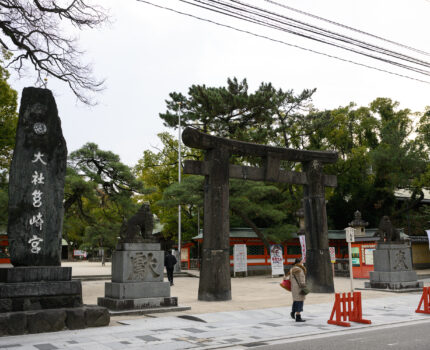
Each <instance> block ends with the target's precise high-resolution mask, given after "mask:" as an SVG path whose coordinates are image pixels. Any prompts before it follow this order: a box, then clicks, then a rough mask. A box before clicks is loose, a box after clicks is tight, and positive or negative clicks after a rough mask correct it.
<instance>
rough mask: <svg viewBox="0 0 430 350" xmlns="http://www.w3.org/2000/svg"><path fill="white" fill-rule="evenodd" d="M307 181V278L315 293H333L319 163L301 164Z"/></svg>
mask: <svg viewBox="0 0 430 350" xmlns="http://www.w3.org/2000/svg"><path fill="white" fill-rule="evenodd" d="M303 168H304V171H305V173H306V178H307V184H306V185H305V186H304V191H303V192H304V200H303V202H304V203H303V208H304V211H305V235H306V266H307V269H308V274H307V281H308V284H309V287H310V290H311V291H312V292H314V293H333V292H334V282H333V272H332V268H331V266H330V265H331V260H330V252H329V249H328V248H329V247H328V229H327V212H326V207H325V187H324V175H323V172H322V165H321V163H320V162H319V161H317V160H313V161H311V162H305V163H303Z"/></svg>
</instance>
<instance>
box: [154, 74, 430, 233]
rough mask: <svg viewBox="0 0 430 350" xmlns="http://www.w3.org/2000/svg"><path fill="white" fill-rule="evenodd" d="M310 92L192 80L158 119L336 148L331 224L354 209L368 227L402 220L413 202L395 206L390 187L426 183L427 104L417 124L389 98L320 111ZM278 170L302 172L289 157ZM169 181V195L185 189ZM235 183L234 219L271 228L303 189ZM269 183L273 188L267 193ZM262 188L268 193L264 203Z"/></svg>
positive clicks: (291, 219) (342, 221)
mask: <svg viewBox="0 0 430 350" xmlns="http://www.w3.org/2000/svg"><path fill="white" fill-rule="evenodd" d="M314 92H315V90H303V91H302V92H301V93H299V94H295V93H294V92H293V91H292V90H288V91H283V90H281V89H279V90H276V89H275V88H273V86H272V85H271V84H270V83H262V84H261V85H260V86H259V88H258V89H257V90H256V91H255V92H249V91H248V84H247V81H246V80H243V81H241V82H240V81H238V80H237V79H236V78H234V79H228V81H227V86H226V87H219V88H215V87H206V86H205V85H201V86H200V85H193V86H192V87H191V88H190V89H189V92H188V96H184V95H182V94H180V93H171V94H170V100H168V101H166V104H167V111H166V113H163V114H160V117H161V118H162V119H163V120H164V123H165V125H166V126H168V127H172V128H175V127H177V123H178V118H177V113H178V112H179V111H180V113H181V115H182V117H181V120H182V123H183V124H185V125H188V126H193V127H195V128H198V129H200V130H202V131H203V132H206V133H209V134H212V135H216V136H221V137H228V138H232V139H237V140H243V141H252V142H257V143H261V144H269V145H277V146H283V147H293V148H296V149H313V150H335V151H337V152H338V153H339V161H338V162H337V163H336V164H332V165H326V166H325V172H326V173H329V174H335V175H337V178H338V186H337V187H336V188H335V189H328V190H327V198H329V202H328V206H327V211H328V216H329V223H330V226H331V228H338V229H342V228H344V227H346V225H347V224H348V222H349V221H351V220H352V218H353V217H352V216H353V213H354V212H355V211H356V210H357V209H358V210H360V211H361V212H362V214H363V217H364V218H365V219H366V220H368V221H369V222H370V224H371V226H374V227H375V226H377V225H378V222H379V220H380V218H381V217H382V216H383V215H394V217H395V219H394V221H395V223H396V224H398V225H403V224H404V223H405V220H406V219H405V218H406V217H405V212H407V211H409V210H410V208H408V207H407V206H408V205H409V206H411V208H412V207H414V206H416V204H417V203H418V202H417V203H415V204H413V200H412V201H410V202H407V203H405V204H404V205H403V206H402V205H399V203H398V202H397V201H396V200H395V196H394V192H395V190H396V189H398V188H406V189H410V190H411V193H414V195H415V196H416V195H417V194H419V193H420V190H421V188H423V187H425V186H427V187H428V186H429V184H430V181H429V178H430V175H429V173H430V172H429V165H428V164H429V149H430V137H429V135H430V132H429V130H430V111H429V109H427V110H426V111H425V113H423V114H422V115H421V119H420V121H419V123H418V124H417V125H414V123H413V122H412V121H413V119H414V117H416V115H417V114H412V113H411V112H410V110H408V109H399V105H398V103H397V102H393V101H391V100H390V99H388V98H377V99H375V100H374V101H373V102H372V103H371V104H370V105H369V106H368V107H357V106H355V105H354V104H353V103H351V104H349V105H347V106H345V107H340V108H337V109H334V110H329V111H318V110H316V109H315V108H313V106H312V101H311V98H312V95H313V94H314ZM415 135H416V137H414V136H415ZM230 161H231V163H235V164H246V165H254V166H261V164H262V161H261V160H259V159H253V158H251V157H238V156H233V157H231V159H230ZM282 167H283V169H286V170H300V166H297V165H296V164H294V163H289V162H283V163H282ZM175 186H176V185H173V189H172V191H170V190H169V195H170V196H171V197H172V198H173V195H174V194H176V196H177V198H182V197H183V196H184V193H185V192H184V191H182V193H181V192H180V191H179V189H178V188H176V187H175ZM235 186H236V185H234V182H233V181H232V185H231V191H230V201H231V208H232V209H234V208H235V207H236V208H246V210H242V211H243V212H245V214H246V215H245V216H246V217H243V216H242V217H241V218H240V217H238V216H237V215H236V214H237V213H236V214H235V213H234V210H233V215H232V216H231V223H232V224H234V225H236V224H238V225H241V224H243V220H244V219H246V220H247V219H251V222H252V223H255V224H256V225H257V226H259V227H265V228H270V229H272V230H275V229H276V227H283V225H287V224H288V225H291V224H293V223H295V216H294V213H295V211H296V210H297V209H298V207H299V206H300V199H301V189H298V188H296V187H294V186H291V185H281V184H263V183H260V184H256V183H253V184H247V185H246V187H248V186H249V188H245V187H243V186H242V187H241V188H242V190H243V192H240V191H237V190H235ZM266 187H267V188H266ZM274 188H277V189H278V190H277V192H273V190H274ZM264 193H270V200H268V201H267V202H265V201H264V200H262V197H261V196H264ZM176 200H179V199H176ZM164 203H165V204H168V202H167V201H165V202H164ZM411 203H412V204H413V205H411ZM243 212H242V214H244V213H243ZM280 212H281V213H283V215H279V213H280ZM280 231H283V232H287V231H289V229H280ZM265 232H268V231H267V229H266V230H265Z"/></svg>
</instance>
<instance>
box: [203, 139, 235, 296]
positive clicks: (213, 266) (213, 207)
mask: <svg viewBox="0 0 430 350" xmlns="http://www.w3.org/2000/svg"><path fill="white" fill-rule="evenodd" d="M229 155H230V154H229V152H228V150H227V149H225V148H223V147H219V148H214V149H210V150H208V151H207V152H206V159H205V160H206V162H207V164H208V172H209V173H210V176H205V188H204V193H205V198H204V214H205V220H204V224H203V232H204V239H203V251H202V265H201V271H200V283H199V296H198V299H199V300H204V301H220V300H231V279H230V236H229V235H230V217H229V164H228V161H229Z"/></svg>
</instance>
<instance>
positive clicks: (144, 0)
mask: <svg viewBox="0 0 430 350" xmlns="http://www.w3.org/2000/svg"><path fill="white" fill-rule="evenodd" d="M136 1H138V2H141V3H145V4H147V5H150V6H153V7H157V8H160V9H163V10H167V11H170V12H173V13H176V14H180V15H183V16H187V17H190V18H194V19H197V20H200V21H204V22H207V23H211V24H215V25H217V26H221V27H225V28H228V29H231V30H234V31H237V32H240V33H245V34H248V35H252V36H255V37H258V38H262V39H266V40H269V41H272V42H276V43H279V44H283V45H287V46H290V47H295V48H298V49H300V50H304V51H308V52H312V53H315V54H318V55H322V56H326V57H329V58H333V59H336V60H339V61H342V62H347V63H351V64H354V65H357V66H361V67H365V68H369V69H372V70H376V71H380V72H384V73H388V74H391V75H395V76H398V77H402V78H406V79H410V80H414V81H419V82H421V83H425V84H430V81H427V80H423V79H419V78H415V77H411V76H408V75H405V74H401V73H397V72H393V71H389V70H387V69H383V68H378V67H375V66H371V65H369V64H365V63H360V62H356V61H353V60H349V59H345V58H341V57H339V56H335V55H331V54H327V53H325V52H321V51H317V50H313V49H309V48H306V47H303V46H300V45H296V44H291V43H288V42H286V41H283V40H279V39H274V38H271V37H269V36H265V35H261V34H257V33H254V32H251V31H248V30H244V29H240V28H237V27H233V26H231V25H228V24H223V23H219V22H216V21H214V20H211V19H207V18H203V17H199V16H196V15H193V14H190V13H187V12H182V11H179V10H176V9H173V8H170V7H166V6H162V5H159V4H154V3H152V2H150V1H147V0H136Z"/></svg>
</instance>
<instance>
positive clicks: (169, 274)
mask: <svg viewBox="0 0 430 350" xmlns="http://www.w3.org/2000/svg"><path fill="white" fill-rule="evenodd" d="M166 271H167V279H168V280H169V282H170V283H173V267H166Z"/></svg>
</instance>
